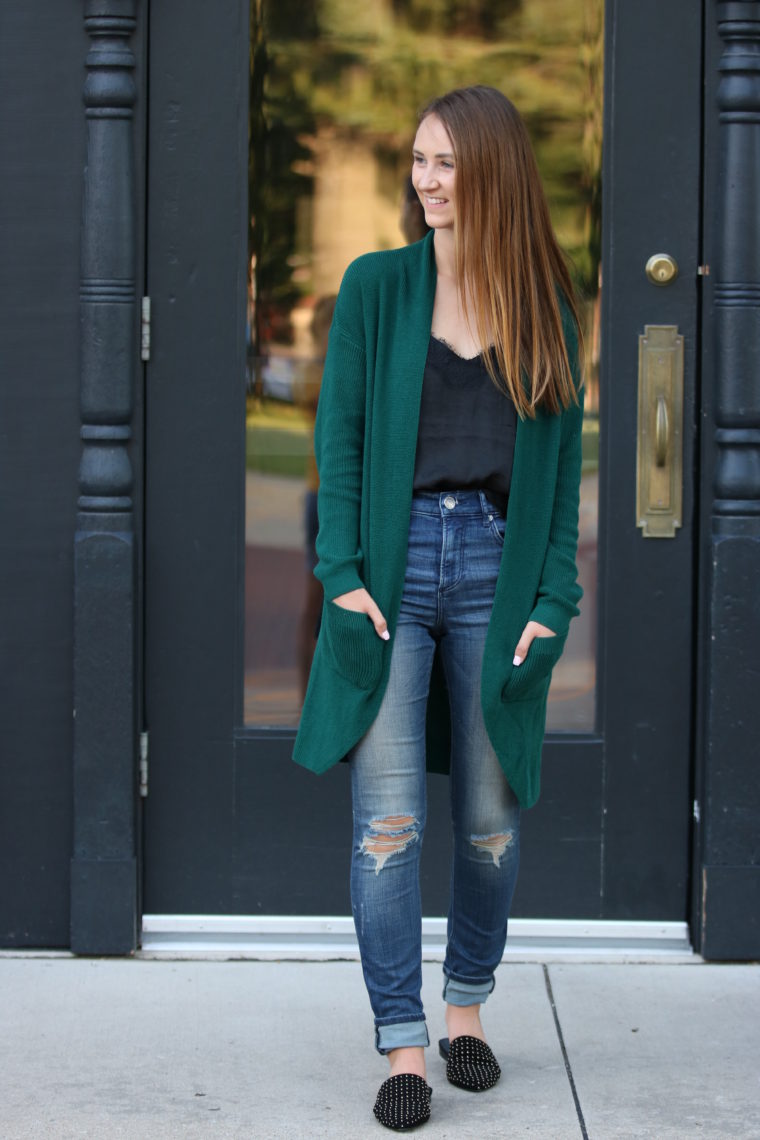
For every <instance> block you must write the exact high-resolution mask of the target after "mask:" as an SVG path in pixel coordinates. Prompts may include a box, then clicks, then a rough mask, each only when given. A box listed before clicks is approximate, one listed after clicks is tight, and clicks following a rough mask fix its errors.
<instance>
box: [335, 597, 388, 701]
mask: <svg viewBox="0 0 760 1140" xmlns="http://www.w3.org/2000/svg"><path fill="white" fill-rule="evenodd" d="M322 625H323V630H324V635H325V638H326V641H327V648H328V651H329V656H330V657H331V659H332V663H333V665H334V667H335V669H336V670H337V671H338V673H340V675H341V677H345V679H346V680H347V681H350V682H351V683H352V684H353V685H356V686H357V687H358V688H360V689H371V688H373V687H374V686H375V685H376V684H377V682H378V680H379V679H380V674H381V672H382V669H383V650H384V648H385V646H386V645H387V644H388V643H387V642H385V641H383V639H382V638H381V637H378V635H377V634H376V633H375V627H374V625H373V624H372V622H371V621H370V620H369V618H368V617H367V615H366V614H363V613H359V612H357V611H356V610H347V609H345V607H343V606H338V605H336V604H335V602H326V603H325V607H324V613H323V622H322Z"/></svg>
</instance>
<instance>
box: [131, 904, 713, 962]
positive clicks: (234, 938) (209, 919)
mask: <svg viewBox="0 0 760 1140" xmlns="http://www.w3.org/2000/svg"><path fill="white" fill-rule="evenodd" d="M142 931H143V932H142V950H141V951H140V957H143V958H162V957H166V958H221V959H236V958H250V959H259V960H263V961H266V960H272V959H285V960H287V959H291V960H294V959H300V960H305V961H315V962H319V961H322V962H324V961H328V960H330V959H333V960H335V959H348V960H354V959H357V960H358V957H359V951H358V947H357V944H356V936H355V934H354V924H353V920H352V919H351V918H343V917H334V918H333V917H311V916H293V917H291V916H280V915H274V916H267V917H256V918H254V917H249V916H247V915H200V914H188V915H184V914H146V915H144V916H143V927H142ZM445 945H446V919H445V918H423V920H422V956H423V959H424V960H425V961H438V960H442V959H443V955H444V950H445ZM562 958H570V959H575V960H577V959H578V958H584V959H591V960H599V959H602V958H604V959H612V960H616V961H651V960H652V959H655V960H657V961H661V960H663V959H665V960H673V959H675V958H677V959H678V960H679V961H683V960H684V959H686V960H689V961H698V960H699V958H698V956H697V955H695V954H694V953H693V952H692V949H691V944H690V941H689V928H688V926H687V924H686V923H685V922H597V921H589V922H584V921H582V920H579V919H550V918H541V919H533V918H516V919H513V920H512V921H511V922H510V924H509V938H508V940H507V947H506V950H505V952H504V961H537V960H538V961H547V960H549V959H562Z"/></svg>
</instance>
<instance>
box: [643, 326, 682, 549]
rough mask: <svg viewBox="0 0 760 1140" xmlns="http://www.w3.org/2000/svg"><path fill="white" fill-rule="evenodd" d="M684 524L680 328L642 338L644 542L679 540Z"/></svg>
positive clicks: (649, 331)
mask: <svg viewBox="0 0 760 1140" xmlns="http://www.w3.org/2000/svg"><path fill="white" fill-rule="evenodd" d="M682 522H683V337H682V336H680V334H679V332H678V326H677V325H645V327H644V335H643V336H639V420H638V436H637V448H636V525H637V526H640V527H641V529H642V535H643V537H644V538H675V533H676V528H677V527H679V526H681V524H682Z"/></svg>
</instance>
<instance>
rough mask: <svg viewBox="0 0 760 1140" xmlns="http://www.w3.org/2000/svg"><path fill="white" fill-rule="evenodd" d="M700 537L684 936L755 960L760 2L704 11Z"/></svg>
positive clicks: (758, 880)
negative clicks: (698, 710)
mask: <svg viewBox="0 0 760 1140" xmlns="http://www.w3.org/2000/svg"><path fill="white" fill-rule="evenodd" d="M708 19H709V25H710V26H709V28H708V45H709V51H708V68H709V71H708V75H709V83H708V87H707V93H706V94H707V121H708V133H707V146H706V156H707V163H708V171H707V198H706V205H707V209H706V211H705V219H706V222H705V246H706V257H707V260H708V261H709V263H710V268H711V273H710V277H709V278H708V279H707V280H706V282H705V316H706V320H705V325H706V327H707V329H708V330H709V334H710V335H709V336H708V338H707V339H706V343H705V369H704V372H705V413H706V415H705V422H706V425H707V430H706V432H705V437H706V438H705V441H704V448H703V473H704V476H703V485H704V501H705V508H704V515H703V517H704V533H705V541H704V543H703V547H702V562H701V567H702V577H703V580H704V591H703V605H702V608H701V627H700V628H701V636H700V665H701V673H700V681H701V690H700V691H701V694H702V711H703V718H702V723H701V736H700V750H699V751H700V757H699V759H700V767H699V781H698V785H697V795H698V800H699V804H700V814H701V828H700V836H699V845H698V848H697V874H696V883H695V887H696V889H695V924H694V926H695V935H696V938H697V941H698V945H699V947H700V949H701V951H702V953H703V954H704V955H705V957H708V958H715V959H725V958H756V957H758V955H760V924H759V923H758V921H757V918H756V916H757V914H758V899H759V898H760V895H759V894H758V891H759V890H760V887H759V885H758V884H760V843H759V842H758V827H757V821H758V818H760V766H759V765H758V761H759V760H760V744H758V740H760V702H759V701H758V678H759V677H760V592H759V589H758V584H759V583H760V386H758V375H759V374H760V212H759V211H758V201H760V164H758V157H757V156H758V154H759V153H760V4H759V3H757V2H756V0H752V2H749V0H735V2H725V0H718V2H717V3H713V4H712V5H710V10H709V12H708Z"/></svg>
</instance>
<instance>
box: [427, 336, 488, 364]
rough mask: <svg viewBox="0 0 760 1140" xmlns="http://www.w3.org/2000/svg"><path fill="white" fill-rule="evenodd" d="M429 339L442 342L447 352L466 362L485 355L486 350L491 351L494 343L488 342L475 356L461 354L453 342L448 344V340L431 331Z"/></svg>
mask: <svg viewBox="0 0 760 1140" xmlns="http://www.w3.org/2000/svg"><path fill="white" fill-rule="evenodd" d="M430 339H431V340H434V341H436V342H437V343H438V344H442V345H443V346H444V347H445V348H447V349H448V350H449V352H452V353H453V354H454V356H456V358H457V359H458V360H464V361H467V362H472V361H473V360H480V359H481V358H482V357H483V356H485V354H486V352H491V351H492V349H493V348H494V345H492V344H489V346H488V348H487V349H484V350H483V351H482V352H478V353H476V355H475V356H462V354H461V353H460V352H457V350H456V349H455V348H454V345H453V344H449V342H448V341H447V340H446V338H445V337H442V336H436V335H435V333H431V334H430Z"/></svg>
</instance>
